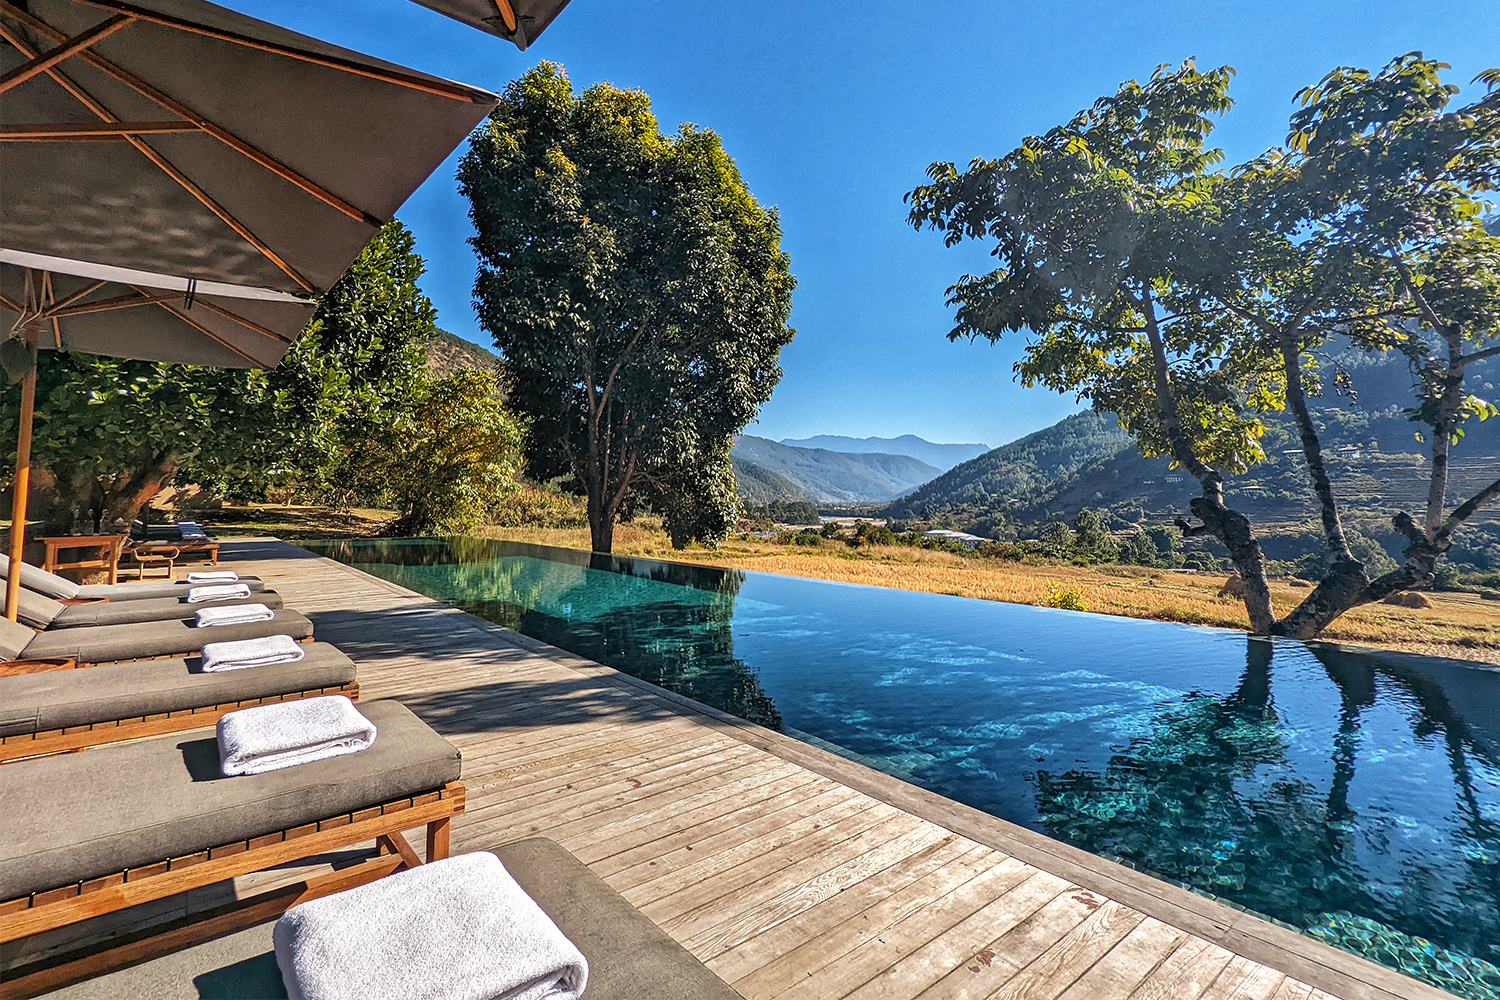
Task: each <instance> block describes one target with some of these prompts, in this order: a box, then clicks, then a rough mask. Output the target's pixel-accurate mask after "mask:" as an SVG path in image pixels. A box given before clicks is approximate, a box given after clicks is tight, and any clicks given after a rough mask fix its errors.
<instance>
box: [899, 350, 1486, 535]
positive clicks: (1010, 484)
mask: <svg viewBox="0 0 1500 1000" xmlns="http://www.w3.org/2000/svg"><path fill="white" fill-rule="evenodd" d="M1339 367H1342V368H1343V369H1344V370H1345V371H1347V372H1348V374H1349V376H1350V379H1351V381H1352V383H1353V387H1354V388H1355V389H1356V390H1357V391H1358V396H1357V397H1356V398H1355V399H1354V400H1352V401H1351V399H1350V398H1348V397H1343V396H1338V395H1336V394H1334V393H1332V392H1328V393H1327V394H1325V395H1324V396H1322V397H1317V398H1313V399H1310V400H1309V403H1310V404H1311V405H1312V408H1313V413H1314V418H1315V420H1316V422H1317V424H1318V427H1319V434H1320V436H1321V438H1322V440H1323V454H1324V460H1325V461H1326V462H1327V463H1328V465H1329V469H1330V471H1331V472H1332V474H1333V477H1334V489H1335V491H1336V493H1337V495H1338V496H1339V498H1340V501H1341V503H1342V504H1343V509H1344V513H1345V516H1346V517H1364V518H1369V519H1376V520H1379V521H1385V520H1387V519H1388V518H1389V516H1390V515H1391V514H1392V513H1394V512H1395V511H1396V510H1406V511H1407V512H1408V513H1417V512H1419V511H1420V510H1421V508H1422V504H1423V503H1424V502H1425V496H1426V492H1427V467H1426V466H1427V460H1426V458H1425V457H1424V454H1423V453H1424V451H1425V446H1424V445H1421V444H1418V443H1417V442H1416V441H1414V440H1413V432H1414V431H1415V430H1417V429H1418V425H1415V424H1413V423H1412V422H1411V421H1410V420H1408V419H1407V416H1406V414H1405V412H1404V411H1403V409H1402V408H1403V407H1406V406H1410V405H1412V401H1413V396H1412V389H1411V383H1412V376H1411V373H1410V371H1409V370H1408V369H1407V367H1406V363H1405V360H1404V358H1403V357H1402V356H1401V355H1400V354H1398V353H1396V352H1394V351H1392V352H1390V353H1388V354H1385V355H1373V356H1372V355H1369V354H1365V353H1363V352H1359V351H1354V350H1350V349H1343V350H1339V349H1337V348H1335V349H1333V350H1331V351H1329V356H1328V357H1327V358H1326V359H1325V368H1326V370H1329V371H1332V370H1337V368H1339ZM1487 380H1492V381H1487ZM1497 381H1500V372H1497V371H1496V364H1495V362H1493V361H1486V362H1481V363H1479V364H1476V365H1474V366H1473V367H1472V368H1471V369H1470V377H1469V379H1468V387H1469V389H1470V391H1472V392H1474V393H1476V394H1478V395H1481V396H1484V397H1486V398H1491V399H1493V398H1495V396H1496V395H1497V394H1500V389H1497V386H1496V382H1497ZM1262 419H1263V421H1264V422H1265V425H1266V433H1265V436H1264V437H1263V438H1262V439H1261V445H1262V447H1263V448H1264V449H1265V451H1266V458H1265V460H1264V461H1262V462H1260V463H1258V464H1256V465H1254V466H1252V467H1251V468H1250V469H1249V471H1247V472H1246V473H1245V474H1244V475H1240V476H1229V477H1226V481H1225V490H1226V492H1227V494H1228V495H1229V498H1230V502H1231V503H1232V504H1233V505H1234V506H1235V507H1236V508H1237V509H1240V510H1242V511H1244V512H1245V513H1246V514H1248V515H1249V516H1250V517H1251V518H1252V520H1255V521H1257V522H1258V523H1261V524H1265V523H1268V522H1280V523H1297V522H1302V521H1306V520H1308V519H1310V518H1314V517H1316V516H1317V506H1316V503H1315V499H1314V497H1313V495H1312V490H1311V487H1310V486H1309V484H1308V478H1307V472H1306V465H1305V463H1304V460H1303V458H1302V453H1301V447H1300V443H1299V439H1298V435H1297V431H1296V427H1295V425H1294V424H1293V422H1292V420H1291V419H1290V418H1289V417H1287V416H1286V415H1284V414H1279V413H1271V414H1266V415H1264V416H1263V418H1262ZM1467 431H1468V434H1467V436H1466V437H1464V438H1463V440H1462V441H1461V442H1460V443H1459V444H1458V446H1457V447H1456V448H1455V449H1454V451H1453V456H1454V458H1453V466H1452V479H1451V483H1452V498H1453V499H1461V498H1466V497H1468V496H1470V495H1472V494H1473V493H1474V492H1476V491H1477V490H1478V489H1480V488H1482V487H1483V486H1484V485H1486V484H1488V483H1490V482H1493V481H1494V480H1495V479H1497V478H1500V420H1487V421H1484V422H1482V423H1481V422H1477V421H1471V422H1470V423H1469V425H1468V426H1467ZM1198 492H1199V490H1198V486H1197V483H1196V482H1194V481H1193V479H1192V477H1191V476H1189V475H1187V474H1186V473H1185V472H1184V471H1183V470H1181V469H1175V470H1173V469H1169V468H1168V463H1167V461H1166V460H1165V459H1161V458H1154V459H1148V458H1144V457H1142V455H1141V454H1140V452H1139V451H1138V450H1137V449H1136V447H1135V445H1134V443H1133V442H1132V440H1131V438H1130V437H1129V436H1128V435H1127V434H1126V433H1125V432H1124V431H1122V430H1120V428H1119V426H1118V425H1117V423H1116V421H1115V418H1114V416H1113V415H1111V414H1099V413H1093V412H1084V413H1079V414H1076V415H1074V416H1071V417H1068V418H1067V419H1066V420H1063V421H1061V422H1059V423H1057V424H1054V425H1053V426H1051V427H1047V428H1044V429H1043V430H1040V431H1037V432H1036V433H1034V434H1028V435H1027V436H1026V437H1023V438H1021V439H1020V440H1018V441H1012V442H1011V443H1010V444H1007V445H1003V446H1001V447H999V448H996V449H994V450H993V451H990V452H988V453H986V454H984V455H981V456H979V457H978V458H974V459H970V460H969V461H967V462H964V463H963V464H961V465H958V466H956V467H954V468H953V469H950V470H949V471H948V472H946V473H944V474H943V475H942V476H940V477H938V478H937V479H934V480H933V481H932V482H930V483H926V484H924V485H923V486H922V487H921V488H920V489H918V490H916V491H914V492H913V493H910V494H908V495H907V496H904V497H901V498H899V499H898V500H896V501H895V502H894V503H892V504H891V505H890V506H889V507H888V508H887V509H886V513H887V514H888V515H889V516H890V517H893V518H898V519H912V520H921V521H926V522H929V523H931V524H933V525H935V526H941V527H954V528H959V529H961V530H964V531H971V532H973V533H974V534H978V535H990V536H995V535H1006V534H1010V533H1011V532H1014V531H1018V532H1020V533H1021V534H1022V535H1027V534H1032V533H1034V532H1035V531H1036V530H1038V529H1039V528H1040V527H1042V526H1045V525H1046V524H1048V523H1050V522H1053V521H1064V520H1071V519H1072V518H1073V517H1074V516H1075V515H1076V514H1077V513H1078V511H1079V510H1080V509H1081V508H1083V507H1090V508H1095V509H1104V510H1110V511H1112V512H1114V513H1115V514H1117V515H1119V516H1121V517H1124V518H1125V519H1126V520H1129V521H1136V520H1138V519H1140V518H1141V517H1143V516H1144V517H1145V518H1146V520H1147V521H1148V522H1150V523H1164V522H1169V521H1170V520H1171V518H1172V517H1174V516H1178V515H1183V514H1185V513H1186V512H1187V503H1188V500H1189V499H1190V498H1192V497H1193V496H1196V495H1197V494H1198ZM1495 518H1500V509H1491V508H1484V509H1482V510H1481V511H1480V513H1479V514H1478V515H1476V518H1475V521H1476V523H1477V522H1479V521H1486V520H1490V519H1495Z"/></svg>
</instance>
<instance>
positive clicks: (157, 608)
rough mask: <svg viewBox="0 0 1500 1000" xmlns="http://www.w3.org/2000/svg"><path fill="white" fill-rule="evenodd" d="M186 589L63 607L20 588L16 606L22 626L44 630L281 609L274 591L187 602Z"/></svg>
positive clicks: (64, 605) (278, 598)
mask: <svg viewBox="0 0 1500 1000" xmlns="http://www.w3.org/2000/svg"><path fill="white" fill-rule="evenodd" d="M191 589H193V588H191V587H188V588H185V589H184V591H183V593H182V595H181V596H179V597H159V598H156V599H155V600H150V601H98V602H94V603H88V604H64V603H62V602H61V601H54V600H53V599H52V598H50V597H43V596H42V595H41V594H33V593H32V592H31V591H29V590H27V589H26V588H25V587H22V588H21V592H20V594H21V596H20V600H19V602H18V603H17V617H18V619H19V620H20V622H21V624H22V625H29V626H31V627H32V628H35V629H42V630H43V631H53V630H55V629H60V628H86V627H89V626H94V625H127V624H130V623H132V622H157V621H168V620H170V619H172V618H182V619H187V618H192V617H193V616H194V615H195V614H197V612H199V611H201V610H202V609H204V608H221V607H234V606H236V605H244V604H264V605H266V606H267V607H269V608H271V609H272V610H275V609H276V608H279V607H281V595H280V594H278V593H276V591H274V590H262V591H260V592H258V593H252V594H251V595H250V596H249V597H233V598H229V599H227V600H217V601H215V600H209V601H199V602H198V603H196V604H194V603H191V602H190V601H189V600H188V594H187V591H188V590H191Z"/></svg>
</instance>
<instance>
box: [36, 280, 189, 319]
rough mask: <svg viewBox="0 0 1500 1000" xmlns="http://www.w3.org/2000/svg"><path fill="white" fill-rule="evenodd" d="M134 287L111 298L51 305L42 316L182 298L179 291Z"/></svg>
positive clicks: (101, 309) (145, 304)
mask: <svg viewBox="0 0 1500 1000" xmlns="http://www.w3.org/2000/svg"><path fill="white" fill-rule="evenodd" d="M130 287H131V288H133V289H135V291H134V293H133V294H131V295H116V296H114V297H113V298H108V299H100V300H99V301H97V302H85V303H83V304H81V305H76V306H53V307H50V308H48V309H45V310H43V312H42V315H43V316H51V317H56V318H63V317H67V316H86V315H88V314H89V313H96V312H110V311H111V310H114V309H131V308H134V307H135V306H149V305H152V304H153V303H156V302H170V301H171V300H173V299H180V298H182V293H181V292H167V293H160V294H156V295H152V294H150V293H149V292H143V291H141V290H140V289H139V288H136V287H135V286H134V285H131V286H130Z"/></svg>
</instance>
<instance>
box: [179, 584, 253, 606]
mask: <svg viewBox="0 0 1500 1000" xmlns="http://www.w3.org/2000/svg"><path fill="white" fill-rule="evenodd" d="M249 596H250V585H249V584H248V583H216V584H213V585H212V586H208V587H189V588H188V598H187V599H188V603H189V604H202V603H203V602H204V601H243V600H245V599H246V598H248V597H249Z"/></svg>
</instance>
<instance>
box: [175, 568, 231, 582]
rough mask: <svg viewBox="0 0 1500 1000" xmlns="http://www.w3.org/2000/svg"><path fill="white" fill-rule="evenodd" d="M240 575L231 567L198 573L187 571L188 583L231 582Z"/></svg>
mask: <svg viewBox="0 0 1500 1000" xmlns="http://www.w3.org/2000/svg"><path fill="white" fill-rule="evenodd" d="M239 578H240V575H239V574H238V573H236V572H235V571H234V570H232V569H214V570H204V571H203V572H200V573H189V574H188V575H187V582H188V583H233V582H234V581H236V580H238V579H239Z"/></svg>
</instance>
